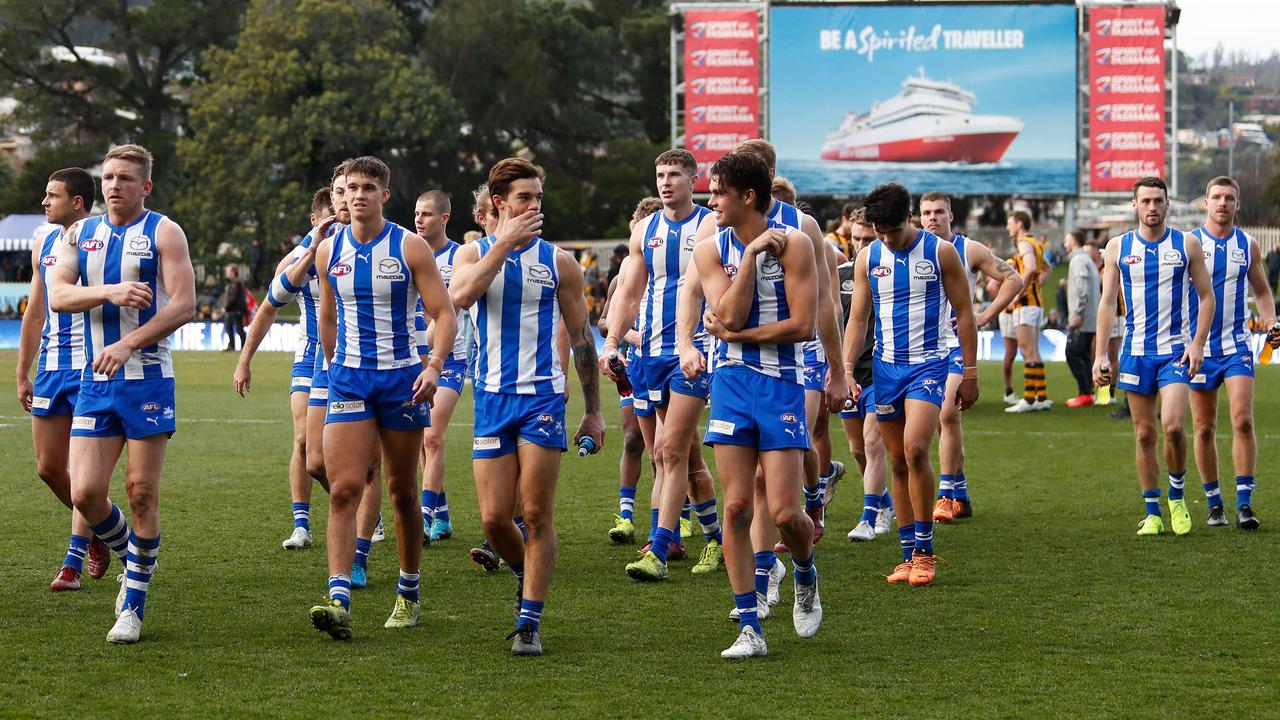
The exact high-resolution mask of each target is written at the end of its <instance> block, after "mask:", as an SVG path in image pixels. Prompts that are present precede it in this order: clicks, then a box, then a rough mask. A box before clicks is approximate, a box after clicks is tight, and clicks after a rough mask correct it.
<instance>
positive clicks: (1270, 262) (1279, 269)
mask: <svg viewBox="0 0 1280 720" xmlns="http://www.w3.org/2000/svg"><path fill="white" fill-rule="evenodd" d="M1277 282H1280V246H1276V247H1272V248H1271V252H1269V253H1267V283H1269V284H1270V285H1271V287H1273V288H1274V287H1275V286H1276V283H1277Z"/></svg>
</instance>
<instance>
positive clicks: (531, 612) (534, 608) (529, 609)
mask: <svg viewBox="0 0 1280 720" xmlns="http://www.w3.org/2000/svg"><path fill="white" fill-rule="evenodd" d="M545 604H546V603H545V602H538V601H537V600H527V599H525V598H520V618H519V619H518V620H516V627H520V626H524V627H527V628H529V629H530V630H534V631H537V630H538V629H539V628H541V627H542V607H543V605H545Z"/></svg>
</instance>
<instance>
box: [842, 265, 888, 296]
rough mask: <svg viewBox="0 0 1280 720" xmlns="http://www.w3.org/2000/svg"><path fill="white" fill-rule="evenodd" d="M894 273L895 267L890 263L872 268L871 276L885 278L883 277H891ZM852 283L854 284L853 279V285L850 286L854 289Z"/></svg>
mask: <svg viewBox="0 0 1280 720" xmlns="http://www.w3.org/2000/svg"><path fill="white" fill-rule="evenodd" d="M892 274H893V268H892V267H889V266H888V265H877V266H876V267H874V268H872V269H871V277H878V278H883V277H889V276H890V275H892ZM852 284H853V281H850V285H851V287H850V288H849V289H850V290H852V289H853V287H852Z"/></svg>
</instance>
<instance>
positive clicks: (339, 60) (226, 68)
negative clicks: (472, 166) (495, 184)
mask: <svg viewBox="0 0 1280 720" xmlns="http://www.w3.org/2000/svg"><path fill="white" fill-rule="evenodd" d="M411 51H412V48H411V47H410V46H409V42H408V35H407V34H406V33H405V32H404V31H403V30H402V28H401V18H400V16H399V14H398V13H397V12H396V11H395V10H394V9H393V8H392V7H391V6H390V5H389V4H388V3H386V2H384V1H382V0H354V1H350V2H349V1H346V0H290V1H277V0H260V1H258V2H254V3H253V4H252V6H251V7H250V9H249V11H248V12H247V13H246V15H245V19H244V27H243V30H242V32H241V35H240V38H239V42H238V43H237V44H236V46H235V47H234V48H232V49H229V50H222V49H214V50H211V51H210V52H209V53H208V54H207V55H206V57H205V61H206V64H207V69H208V79H207V80H206V81H202V82H199V83H197V84H196V85H195V86H194V87H193V88H192V93H191V112H190V121H191V122H190V125H191V134H190V136H189V137H185V138H183V139H182V140H181V141H180V143H179V154H180V155H181V157H182V158H183V161H184V164H185V167H186V170H187V173H188V176H189V182H190V186H191V190H192V191H191V192H188V193H186V194H184V196H183V198H182V200H181V202H180V204H179V209H180V211H181V212H182V214H183V215H184V217H185V219H186V223H187V230H188V234H189V235H190V236H191V237H192V238H193V242H194V244H195V245H196V246H197V247H202V248H208V247H209V246H211V245H214V244H216V243H218V242H222V241H226V240H230V241H233V242H241V243H244V244H247V240H248V238H249V237H252V236H255V235H256V236H257V237H259V238H262V239H264V240H270V241H272V242H274V241H276V240H278V239H279V238H281V237H284V236H287V235H293V234H297V233H298V232H299V231H300V230H304V229H305V225H306V222H307V211H308V208H309V200H310V197H311V193H312V192H313V191H314V190H315V189H316V188H317V187H322V186H325V185H327V184H328V183H329V178H330V174H331V171H332V168H333V166H334V165H336V164H337V163H338V162H341V161H342V160H343V159H344V158H348V157H353V156H357V155H377V156H380V157H382V158H383V159H384V160H386V161H387V162H388V164H390V165H391V166H392V180H391V183H392V188H393V191H394V199H393V204H392V207H391V208H390V209H389V211H388V212H389V214H390V215H392V216H393V217H395V216H397V215H399V216H400V217H404V216H405V215H408V214H411V212H412V210H411V208H412V201H413V198H414V197H416V196H417V192H418V190H417V188H420V187H421V183H422V182H423V181H424V178H425V176H426V175H427V174H428V173H430V172H431V170H432V166H433V163H432V161H431V157H433V156H436V155H439V154H441V153H442V152H443V151H444V149H445V148H448V147H451V146H452V144H453V139H454V134H455V133H456V128H457V119H456V112H455V110H454V108H453V104H452V102H451V100H450V99H449V98H448V96H447V95H446V94H445V93H443V92H442V91H441V89H440V87H439V85H438V84H437V83H436V82H435V80H434V75H433V73H432V72H431V71H430V69H428V68H426V67H424V66H423V65H422V64H421V63H420V62H419V61H418V60H417V59H416V58H415V57H414V55H413V54H412V52H411ZM424 160H425V161H426V162H424ZM406 208H408V210H407V212H406Z"/></svg>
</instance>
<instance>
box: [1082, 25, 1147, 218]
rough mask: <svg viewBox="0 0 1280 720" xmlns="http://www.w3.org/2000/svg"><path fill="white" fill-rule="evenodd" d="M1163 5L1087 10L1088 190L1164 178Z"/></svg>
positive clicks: (1119, 188) (1122, 187)
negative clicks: (1141, 179) (1139, 180)
mask: <svg viewBox="0 0 1280 720" xmlns="http://www.w3.org/2000/svg"><path fill="white" fill-rule="evenodd" d="M1164 105H1165V101H1164V6H1163V5H1160V6H1155V7H1151V6H1146V7H1095V8H1092V9H1091V10H1090V11H1089V190H1091V191H1092V192H1115V191H1122V192H1123V191H1128V190H1130V189H1131V188H1132V187H1133V182H1134V181H1135V180H1137V179H1138V178H1142V177H1146V176H1148V175H1155V176H1156V177H1164V173H1165V162H1164V154H1165V146H1164Z"/></svg>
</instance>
